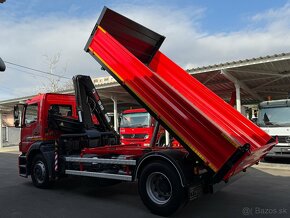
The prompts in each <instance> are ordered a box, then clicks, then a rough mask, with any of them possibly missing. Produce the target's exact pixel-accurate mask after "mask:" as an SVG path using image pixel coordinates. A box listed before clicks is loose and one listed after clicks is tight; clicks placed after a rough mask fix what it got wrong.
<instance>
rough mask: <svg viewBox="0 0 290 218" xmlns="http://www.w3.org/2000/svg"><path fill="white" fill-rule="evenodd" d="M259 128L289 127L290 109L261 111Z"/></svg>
mask: <svg viewBox="0 0 290 218" xmlns="http://www.w3.org/2000/svg"><path fill="white" fill-rule="evenodd" d="M257 124H258V126H262V127H264V126H289V125H290V107H277V108H262V109H260V111H259V115H258V120H257Z"/></svg>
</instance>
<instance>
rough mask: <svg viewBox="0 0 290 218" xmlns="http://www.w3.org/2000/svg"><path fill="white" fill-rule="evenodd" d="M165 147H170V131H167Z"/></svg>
mask: <svg viewBox="0 0 290 218" xmlns="http://www.w3.org/2000/svg"><path fill="white" fill-rule="evenodd" d="M165 145H166V146H170V137H169V132H168V131H165Z"/></svg>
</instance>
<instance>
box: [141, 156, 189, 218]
mask: <svg viewBox="0 0 290 218" xmlns="http://www.w3.org/2000/svg"><path fill="white" fill-rule="evenodd" d="M138 189H139V194H140V197H141V199H142V201H143V203H144V204H145V205H146V206H147V207H148V209H149V210H150V211H151V212H152V213H154V214H157V215H160V216H169V215H171V214H173V213H174V212H175V211H176V210H177V209H178V208H179V207H180V206H181V205H182V204H183V203H184V201H185V189H184V188H183V187H182V185H181V181H180V179H179V177H178V176H176V170H175V169H174V168H173V167H172V166H170V165H169V164H168V163H166V162H161V161H160V162H156V163H152V164H149V165H147V166H146V167H145V168H144V169H143V170H142V173H141V175H140V178H139V181H138Z"/></svg>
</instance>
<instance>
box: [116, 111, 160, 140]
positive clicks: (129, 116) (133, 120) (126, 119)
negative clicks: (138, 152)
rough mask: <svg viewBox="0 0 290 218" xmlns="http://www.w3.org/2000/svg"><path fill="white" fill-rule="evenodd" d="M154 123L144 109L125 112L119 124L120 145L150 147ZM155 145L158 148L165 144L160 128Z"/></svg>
mask: <svg viewBox="0 0 290 218" xmlns="http://www.w3.org/2000/svg"><path fill="white" fill-rule="evenodd" d="M155 123H156V121H155V119H154V118H153V117H152V116H151V115H150V114H149V113H148V111H146V110H145V109H144V108H138V109H130V110H125V111H124V112H123V113H122V116H121V122H120V135H121V143H122V144H123V145H128V144H140V145H142V146H150V141H151V139H152V136H153V131H154V127H155ZM156 143H157V144H158V146H163V145H164V144H165V130H164V128H162V127H160V128H159V131H158V135H157V140H156Z"/></svg>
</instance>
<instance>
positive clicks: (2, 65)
mask: <svg viewBox="0 0 290 218" xmlns="http://www.w3.org/2000/svg"><path fill="white" fill-rule="evenodd" d="M5 69H6V66H5V63H4V61H3V60H2V59H1V58H0V71H5Z"/></svg>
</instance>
